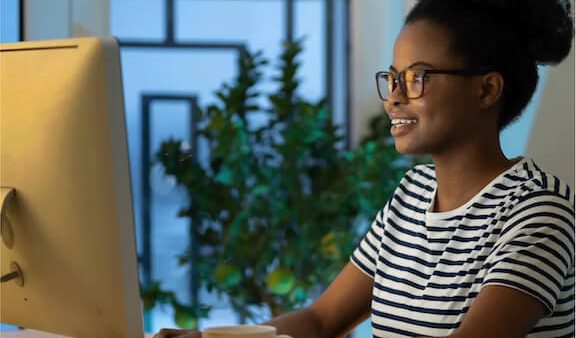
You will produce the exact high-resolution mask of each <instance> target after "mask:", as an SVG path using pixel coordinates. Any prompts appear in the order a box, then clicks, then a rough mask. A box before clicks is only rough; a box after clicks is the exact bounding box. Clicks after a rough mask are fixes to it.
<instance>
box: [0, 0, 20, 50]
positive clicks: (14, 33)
mask: <svg viewBox="0 0 576 338" xmlns="http://www.w3.org/2000/svg"><path fill="white" fill-rule="evenodd" d="M17 41H20V1H19V0H2V1H0V42H2V43H8V42H17Z"/></svg>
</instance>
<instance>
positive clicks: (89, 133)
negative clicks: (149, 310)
mask: <svg viewBox="0 0 576 338" xmlns="http://www.w3.org/2000/svg"><path fill="white" fill-rule="evenodd" d="M0 80H1V82H0V84H1V85H0V98H1V99H0V112H1V114H0V116H1V118H0V152H1V158H0V185H1V187H2V188H1V189H2V190H1V192H2V193H1V194H0V197H1V200H0V205H2V212H1V213H2V224H1V225H2V226H1V234H2V242H1V243H0V247H1V252H0V253H1V275H2V287H1V294H0V299H1V308H2V311H1V318H0V319H1V320H0V322H2V323H6V324H13V325H18V326H22V327H26V328H31V329H37V330H42V331H47V332H53V333H58V334H63V335H67V336H72V337H88V338H91V337H93V338H97V337H100V338H115V337H117V338H142V337H143V332H142V315H141V303H140V297H139V285H138V269H137V256H136V244H135V236H134V220H133V212H132V198H131V187H130V173H129V162H128V147H127V141H126V125H125V116H124V108H123V104H124V103H123V97H122V82H121V70H120V57H119V52H118V47H117V44H116V42H115V40H113V39H97V38H80V39H69V40H53V41H43V42H21V43H12V44H2V45H1V47H0Z"/></svg>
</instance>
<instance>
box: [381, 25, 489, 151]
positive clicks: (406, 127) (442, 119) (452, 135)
mask: <svg viewBox="0 0 576 338" xmlns="http://www.w3.org/2000/svg"><path fill="white" fill-rule="evenodd" d="M413 68H415V69H422V68H424V69H437V70H447V69H462V68H466V64H465V63H464V61H463V60H462V58H459V57H457V56H455V55H453V53H452V52H451V51H450V35H449V34H448V32H447V31H446V30H445V29H443V28H442V27H441V26H439V25H437V24H434V23H432V22H430V21H426V20H418V21H415V22H413V23H410V24H408V25H406V26H405V27H404V29H403V30H402V32H401V33H400V35H399V36H398V38H397V39H396V44H395V46H394V61H393V65H392V66H391V67H390V70H391V71H394V72H401V71H404V70H406V69H413ZM423 81H424V92H423V95H422V96H421V97H419V98H416V99H407V98H406V97H405V96H404V95H403V94H402V93H401V91H400V90H399V89H398V88H396V90H394V92H393V93H391V94H390V96H389V97H388V100H387V101H385V108H386V111H387V113H388V115H389V117H390V119H392V120H393V122H397V121H394V120H395V119H405V120H411V123H407V124H399V125H397V126H393V127H392V129H391V133H392V136H394V139H395V142H396V149H397V150H398V152H400V153H408V154H429V155H435V154H442V153H446V152H450V151H453V150H454V149H457V147H460V146H462V145H463V144H466V143H468V142H474V140H476V141H477V140H478V139H479V137H476V136H478V135H479V132H480V131H479V130H478V129H482V128H484V129H485V127H484V125H485V123H486V121H485V120H486V118H485V117H484V118H483V117H482V114H481V109H480V96H481V92H480V88H481V76H455V75H446V74H429V75H428V76H427V77H426V78H425V79H424V80H423Z"/></svg>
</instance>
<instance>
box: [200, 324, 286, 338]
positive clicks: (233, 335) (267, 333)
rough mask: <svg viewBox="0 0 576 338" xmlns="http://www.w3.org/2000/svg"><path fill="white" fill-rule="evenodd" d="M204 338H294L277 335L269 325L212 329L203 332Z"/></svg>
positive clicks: (274, 329)
mask: <svg viewBox="0 0 576 338" xmlns="http://www.w3.org/2000/svg"><path fill="white" fill-rule="evenodd" d="M202 338H292V337H290V336H288V335H284V334H281V335H277V334H276V328H275V327H273V326H268V325H234V326H220V327H211V328H207V329H205V330H204V331H202Z"/></svg>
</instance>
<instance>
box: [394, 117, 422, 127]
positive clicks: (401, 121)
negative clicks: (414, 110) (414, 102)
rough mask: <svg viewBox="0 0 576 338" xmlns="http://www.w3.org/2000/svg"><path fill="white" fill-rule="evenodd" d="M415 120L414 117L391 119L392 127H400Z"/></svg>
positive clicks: (413, 122)
mask: <svg viewBox="0 0 576 338" xmlns="http://www.w3.org/2000/svg"><path fill="white" fill-rule="evenodd" d="M416 122H417V121H416V119H392V127H396V128H397V127H402V126H405V125H409V124H415V123H416Z"/></svg>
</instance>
